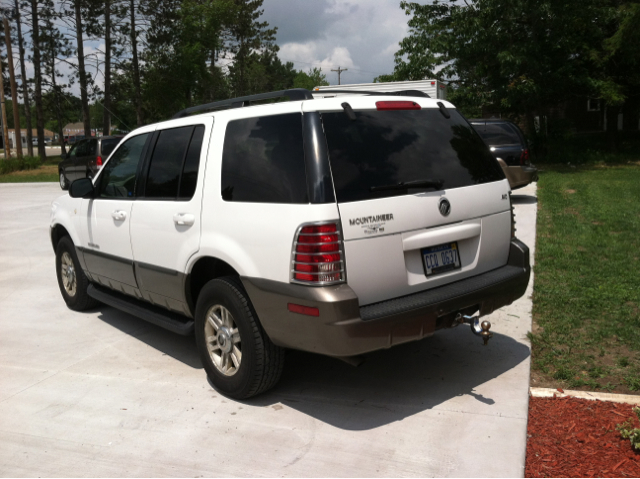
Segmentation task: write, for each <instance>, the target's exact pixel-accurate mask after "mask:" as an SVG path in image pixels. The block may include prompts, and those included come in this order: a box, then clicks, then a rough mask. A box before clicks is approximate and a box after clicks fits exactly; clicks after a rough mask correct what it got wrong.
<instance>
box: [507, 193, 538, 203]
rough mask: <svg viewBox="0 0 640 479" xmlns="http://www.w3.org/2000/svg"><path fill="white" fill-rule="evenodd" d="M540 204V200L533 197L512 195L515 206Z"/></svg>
mask: <svg viewBox="0 0 640 479" xmlns="http://www.w3.org/2000/svg"><path fill="white" fill-rule="evenodd" d="M537 202H538V198H537V197H536V196H533V195H523V194H521V195H519V194H517V193H512V194H511V203H513V204H514V205H535V204H536V203H537Z"/></svg>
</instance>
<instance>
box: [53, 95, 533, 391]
mask: <svg viewBox="0 0 640 479" xmlns="http://www.w3.org/2000/svg"><path fill="white" fill-rule="evenodd" d="M394 93H395V94H390V93H380V92H378V93H371V94H369V93H367V94H357V95H356V94H354V95H351V96H341V97H339V98H323V99H314V97H313V95H312V93H311V92H310V91H308V90H304V89H293V90H287V91H283V92H274V93H270V94H260V95H253V96H248V97H242V98H235V99H231V100H225V101H222V102H216V103H212V104H207V105H202V106H198V107H192V108H189V109H187V110H183V111H181V112H179V113H177V114H176V115H175V116H174V117H173V119H171V120H169V121H164V122H161V123H157V124H154V125H148V126H144V127H141V128H138V129H137V130H135V131H133V132H131V133H130V134H128V135H127V136H126V137H125V138H123V140H122V141H121V142H120V144H119V145H118V147H117V148H116V150H115V151H114V152H113V153H112V155H111V156H110V158H109V160H108V161H107V163H106V164H105V165H104V166H103V168H102V170H100V171H99V172H98V173H97V175H96V177H95V179H94V180H93V181H91V180H89V179H79V180H76V181H75V182H74V183H73V184H72V185H71V188H70V190H69V194H68V195H64V196H61V197H60V198H58V199H56V200H55V201H54V203H53V205H52V214H51V222H50V226H51V242H52V246H53V249H54V251H55V253H56V274H57V277H58V284H59V287H60V291H61V294H62V297H63V299H64V301H65V302H66V304H67V305H68V307H69V308H71V309H73V310H78V311H81V310H84V309H87V308H90V307H93V306H95V305H96V304H97V301H101V302H103V303H106V304H108V305H112V306H114V307H116V308H120V309H122V310H123V311H128V312H130V313H131V314H133V315H136V316H138V317H140V318H143V319H145V320H147V321H150V322H152V323H154V324H156V325H159V326H162V327H164V328H167V329H169V330H171V331H174V332H176V333H179V334H191V333H193V332H195V337H196V344H197V347H198V349H199V352H200V358H201V360H202V363H203V366H204V369H205V370H206V372H207V375H208V376H209V378H210V380H211V382H212V384H213V385H214V386H215V387H216V388H217V389H218V390H220V391H221V392H223V393H224V394H226V395H228V396H231V397H234V398H247V397H250V396H253V395H256V394H259V393H261V392H263V391H266V390H267V389H269V388H271V387H273V386H274V385H275V384H276V383H277V381H278V379H279V378H280V375H281V373H282V369H283V365H284V349H285V348H293V349H299V350H303V351H310V352H314V353H319V354H325V355H328V356H334V357H338V358H341V359H344V360H345V361H347V362H351V363H357V362H360V361H361V355H362V354H365V353H368V352H371V351H376V350H380V349H386V348H389V347H391V346H395V345H397V344H401V343H405V342H407V341H413V340H419V339H422V338H424V337H427V336H431V335H432V334H434V333H435V331H436V330H438V329H443V328H449V327H454V326H457V325H459V324H463V323H464V324H469V325H471V330H472V331H473V332H474V333H476V334H478V335H480V336H481V337H482V339H483V340H484V341H485V344H486V341H487V340H488V339H489V338H490V337H491V332H490V330H489V329H490V327H491V325H490V323H489V322H488V321H486V320H483V321H481V317H483V316H485V315H488V314H490V313H491V312H493V311H494V310H496V309H497V308H500V307H502V306H504V305H507V304H510V303H511V302H513V301H514V300H515V299H517V298H519V297H520V296H522V295H523V294H524V292H525V289H526V287H527V284H528V282H529V275H530V266H529V249H528V248H527V246H526V245H524V244H523V243H522V242H520V241H519V240H518V239H516V237H515V229H514V216H513V209H512V207H511V201H510V195H509V192H510V188H509V183H508V182H507V180H506V178H505V176H504V173H503V172H502V170H501V169H500V167H499V165H498V163H497V162H496V161H495V159H494V158H493V157H492V156H491V155H490V154H489V151H488V149H487V147H486V146H485V145H484V144H483V143H482V141H481V139H480V137H479V136H478V135H476V134H475V133H474V132H473V130H472V128H471V126H470V125H469V123H468V122H467V121H466V120H465V119H464V118H463V116H462V115H461V114H460V113H458V111H457V110H455V107H454V106H453V105H452V104H451V103H448V102H446V101H445V100H438V99H431V98H428V97H427V96H426V95H424V94H422V93H420V92H413V93H412V94H411V96H404V97H403V96H401V95H402V93H399V92H394ZM281 97H287V98H288V99H289V101H286V102H277V103H267V104H261V105H256V104H255V103H254V102H258V101H263V100H268V99H277V98H281ZM194 113H198V114H197V115H195V116H194V115H192V114H194Z"/></svg>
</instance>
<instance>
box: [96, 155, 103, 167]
mask: <svg viewBox="0 0 640 479" xmlns="http://www.w3.org/2000/svg"><path fill="white" fill-rule="evenodd" d="M96 166H102V157H101V156H99V157H97V158H96Z"/></svg>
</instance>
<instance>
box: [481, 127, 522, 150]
mask: <svg viewBox="0 0 640 479" xmlns="http://www.w3.org/2000/svg"><path fill="white" fill-rule="evenodd" d="M474 127H475V129H476V131H477V132H478V133H479V134H480V136H481V137H482V139H483V140H484V141H485V142H486V143H487V145H519V144H520V143H521V140H520V137H519V136H518V133H517V132H516V130H515V127H514V126H512V125H510V124H508V123H487V124H486V125H475V126H474Z"/></svg>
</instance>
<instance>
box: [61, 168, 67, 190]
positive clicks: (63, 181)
mask: <svg viewBox="0 0 640 479" xmlns="http://www.w3.org/2000/svg"><path fill="white" fill-rule="evenodd" d="M60 188H62V189H63V190H68V189H69V181H68V180H67V177H66V176H65V175H64V171H63V170H60Z"/></svg>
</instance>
